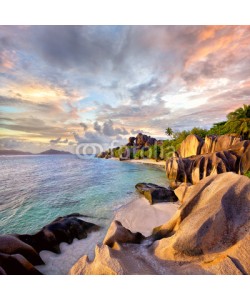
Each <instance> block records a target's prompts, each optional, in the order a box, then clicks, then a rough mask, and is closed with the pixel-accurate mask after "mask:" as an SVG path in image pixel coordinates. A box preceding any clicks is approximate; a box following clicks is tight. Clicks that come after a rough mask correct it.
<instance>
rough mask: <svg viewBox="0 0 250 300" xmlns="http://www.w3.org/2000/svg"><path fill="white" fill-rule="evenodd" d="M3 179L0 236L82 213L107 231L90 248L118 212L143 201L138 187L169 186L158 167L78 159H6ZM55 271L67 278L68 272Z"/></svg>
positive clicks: (1, 161) (0, 172)
mask: <svg viewBox="0 0 250 300" xmlns="http://www.w3.org/2000/svg"><path fill="white" fill-rule="evenodd" d="M0 179H1V181H0V182H1V184H0V234H12V233H18V234H24V233H35V232H36V231H38V230H40V229H41V228H42V227H43V226H44V225H46V224H48V223H50V222H51V221H53V220H54V219H55V218H57V217H59V216H64V215H67V214H71V213H80V214H83V215H84V216H85V217H84V220H86V221H89V222H92V223H95V224H98V225H100V226H101V227H102V231H101V232H102V233H101V234H99V235H97V237H96V239H97V240H96V239H94V240H93V239H92V240H91V238H90V241H89V243H96V242H101V239H102V238H103V236H104V235H105V232H106V230H107V228H108V226H109V225H110V223H111V221H112V219H113V217H114V214H115V212H116V211H117V209H118V208H119V207H121V206H122V205H125V204H127V203H128V202H130V201H132V200H133V199H135V197H138V193H137V192H136V190H135V184H136V183H138V182H152V183H156V184H159V185H162V186H167V185H168V183H167V179H166V175H165V172H163V171H162V170H159V168H158V167H154V166H148V165H142V164H132V163H128V162H120V161H116V160H111V159H109V160H106V159H98V158H95V157H94V156H84V157H82V159H80V158H78V157H77V156H75V155H34V156H1V157H0ZM88 239H89V238H88ZM84 243H85V245H86V243H87V241H84ZM62 246H63V247H64V248H65V249H66V246H65V245H62ZM89 247H90V245H88V249H89ZM93 247H94V245H93ZM65 251H66V250H65ZM44 252H45V251H44ZM47 252H48V251H47ZM53 255H54V254H53ZM68 255H70V254H68ZM80 255H82V253H79V255H78V256H79V257H80ZM45 256H48V255H47V254H46V255H45ZM48 259H49V258H48ZM45 260H46V258H45ZM75 260H77V258H75ZM70 263H72V262H68V265H70ZM58 264H60V263H59V262H58ZM52 269H53V268H52ZM54 269H55V270H54V271H53V272H54V273H55V274H57V272H59V273H60V274H63V273H65V272H66V269H67V267H66V268H63V270H61V271H60V270H59V271H58V270H56V267H54ZM51 272H52V271H51V270H49V271H48V272H47V273H48V274H50V273H51ZM53 272H52V273H53ZM45 273H46V272H45ZM52 273H51V274H52Z"/></svg>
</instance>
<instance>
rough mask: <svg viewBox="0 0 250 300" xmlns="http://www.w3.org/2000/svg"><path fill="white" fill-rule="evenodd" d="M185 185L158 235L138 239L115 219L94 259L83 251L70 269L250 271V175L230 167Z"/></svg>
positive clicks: (91, 271)
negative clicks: (172, 214) (175, 208)
mask: <svg viewBox="0 0 250 300" xmlns="http://www.w3.org/2000/svg"><path fill="white" fill-rule="evenodd" d="M181 188H182V192H181V193H177V194H178V195H179V197H180V198H179V200H180V201H181V202H182V203H183V204H182V205H181V206H180V208H179V209H178V210H177V212H176V214H175V215H174V216H173V217H172V219H170V220H169V221H168V222H167V223H166V224H163V225H162V226H160V227H158V228H155V230H154V233H153V234H152V236H150V237H148V238H145V239H142V242H141V243H140V244H138V240H137V239H135V242H136V244H135V243H133V240H134V236H133V235H131V236H130V233H129V232H128V231H127V230H126V228H123V226H122V225H121V224H117V223H112V225H111V227H110V230H109V232H108V234H107V236H106V238H105V240H104V244H103V245H100V246H96V249H95V258H94V260H93V261H89V259H88V257H87V256H83V257H82V258H81V259H80V260H79V261H78V262H77V263H76V264H75V265H74V266H73V267H72V269H71V270H70V274H250V252H249V247H250V233H249V230H250V181H249V179H248V178H247V177H245V176H241V175H237V174H234V173H232V172H228V173H223V174H220V175H213V176H209V177H207V178H205V179H203V180H201V181H200V182H199V183H197V184H196V185H192V186H189V187H188V186H185V188H184V185H183V186H182V187H181ZM179 189H180V188H179ZM176 191H177V190H176ZM179 192H180V190H179ZM119 233H121V237H120V236H119ZM127 234H128V235H127ZM109 241H110V242H109ZM118 241H119V243H118ZM126 241H129V243H127V242H126ZM111 247H112V248H111Z"/></svg>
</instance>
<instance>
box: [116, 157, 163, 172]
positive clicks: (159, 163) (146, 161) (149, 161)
mask: <svg viewBox="0 0 250 300" xmlns="http://www.w3.org/2000/svg"><path fill="white" fill-rule="evenodd" d="M111 159H114V160H119V158H115V157H112V158H111ZM122 162H125V163H126V162H128V163H133V164H146V165H154V166H159V167H160V168H162V169H165V165H166V162H165V160H159V161H156V160H155V159H150V158H143V159H130V160H124V161H122Z"/></svg>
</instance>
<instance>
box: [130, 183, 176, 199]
mask: <svg viewBox="0 0 250 300" xmlns="http://www.w3.org/2000/svg"><path fill="white" fill-rule="evenodd" d="M135 188H136V189H137V191H138V192H139V193H141V194H143V195H144V196H145V198H146V199H147V200H148V201H149V203H150V204H155V203H159V202H176V201H178V199H177V197H176V195H175V193H174V191H173V190H171V189H170V188H165V187H162V186H159V185H157V184H153V183H145V182H142V183H137V184H136V185H135Z"/></svg>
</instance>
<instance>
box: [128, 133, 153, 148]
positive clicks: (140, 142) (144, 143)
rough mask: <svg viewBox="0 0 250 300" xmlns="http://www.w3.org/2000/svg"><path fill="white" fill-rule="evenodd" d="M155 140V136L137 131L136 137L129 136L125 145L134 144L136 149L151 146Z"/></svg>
mask: <svg viewBox="0 0 250 300" xmlns="http://www.w3.org/2000/svg"><path fill="white" fill-rule="evenodd" d="M155 142H157V140H156V139H155V138H152V137H151V136H148V135H146V134H142V133H138V134H137V136H136V137H133V136H131V137H129V139H128V143H127V144H126V146H130V147H131V146H135V147H136V149H141V148H142V147H149V146H153V145H154V144H155Z"/></svg>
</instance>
